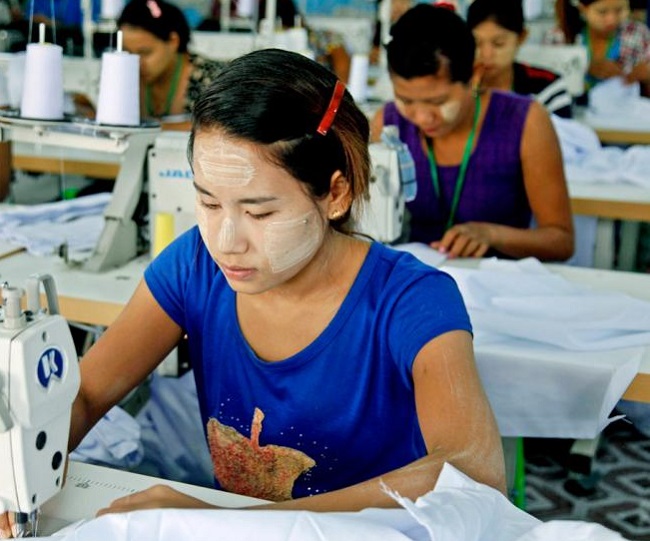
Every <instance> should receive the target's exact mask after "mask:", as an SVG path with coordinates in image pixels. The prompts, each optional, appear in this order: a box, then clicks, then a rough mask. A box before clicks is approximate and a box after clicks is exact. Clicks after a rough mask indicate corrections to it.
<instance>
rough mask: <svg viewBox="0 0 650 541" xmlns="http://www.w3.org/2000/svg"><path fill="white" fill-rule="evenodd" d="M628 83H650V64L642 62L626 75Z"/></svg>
mask: <svg viewBox="0 0 650 541" xmlns="http://www.w3.org/2000/svg"><path fill="white" fill-rule="evenodd" d="M625 82H626V83H636V82H640V83H646V84H647V83H650V62H641V63H640V64H637V65H636V66H634V67H633V68H632V70H631V71H630V73H628V74H627V75H625Z"/></svg>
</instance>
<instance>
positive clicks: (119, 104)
mask: <svg viewBox="0 0 650 541" xmlns="http://www.w3.org/2000/svg"><path fill="white" fill-rule="evenodd" d="M139 69H140V57H139V56H138V55H137V54H129V53H127V52H126V51H122V32H121V31H118V33H117V51H114V52H105V53H104V54H102V71H101V76H100V81H99V98H98V100H97V123H98V124H110V125H115V126H139V125H140V90H139V88H140V87H139V85H140V79H139Z"/></svg>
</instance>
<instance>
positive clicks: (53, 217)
mask: <svg viewBox="0 0 650 541" xmlns="http://www.w3.org/2000/svg"><path fill="white" fill-rule="evenodd" d="M111 197H112V195H111V194H110V193H101V194H96V195H89V196H86V197H79V198H77V199H71V200H68V201H57V202H55V203H44V204H40V205H30V206H20V207H16V208H8V209H3V211H2V213H0V240H3V241H6V242H11V243H14V244H17V245H19V246H23V247H24V248H26V249H27V251H28V252H29V253H31V254H32V255H36V256H44V255H52V254H55V253H57V250H58V249H59V247H60V246H61V245H62V244H64V243H67V245H68V251H69V253H70V254H75V253H83V252H88V251H91V250H93V249H94V248H95V246H96V245H97V242H98V240H99V237H100V236H101V233H102V230H103V227H104V217H103V212H104V209H105V208H106V206H107V205H108V203H109V202H110V200H111Z"/></svg>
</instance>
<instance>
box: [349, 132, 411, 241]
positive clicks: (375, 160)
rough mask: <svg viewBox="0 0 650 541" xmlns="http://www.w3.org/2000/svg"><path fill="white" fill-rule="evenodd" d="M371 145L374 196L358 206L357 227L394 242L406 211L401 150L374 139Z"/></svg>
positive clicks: (371, 235) (367, 233) (355, 213)
mask: <svg viewBox="0 0 650 541" xmlns="http://www.w3.org/2000/svg"><path fill="white" fill-rule="evenodd" d="M368 149H369V151H370V163H371V167H372V169H371V176H370V186H369V197H370V198H369V200H368V201H367V202H365V204H363V203H362V204H357V205H356V206H355V207H354V209H353V219H354V226H353V230H354V231H355V232H357V233H363V234H365V235H368V236H369V237H371V238H372V239H374V240H376V241H379V242H386V243H390V242H394V241H396V240H397V239H398V238H399V237H400V235H401V234H402V228H403V225H404V214H405V209H404V207H405V205H404V194H403V190H402V180H401V177H400V167H399V162H398V159H397V152H396V151H395V150H394V149H391V148H389V147H388V146H386V145H385V144H384V143H372V144H371V145H370V146H369V147H368Z"/></svg>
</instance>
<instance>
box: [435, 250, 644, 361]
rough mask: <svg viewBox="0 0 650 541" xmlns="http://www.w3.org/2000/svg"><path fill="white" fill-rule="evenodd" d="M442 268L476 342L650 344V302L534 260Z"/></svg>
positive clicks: (593, 347)
mask: <svg viewBox="0 0 650 541" xmlns="http://www.w3.org/2000/svg"><path fill="white" fill-rule="evenodd" d="M444 270H445V271H446V272H448V273H449V274H451V275H452V276H453V277H454V279H455V280H456V282H457V284H458V286H459V288H460V290H461V292H462V294H463V299H464V300H465V303H466V305H467V309H468V311H469V313H470V317H471V319H472V324H473V326H474V329H475V331H476V335H475V342H476V343H477V344H480V343H483V342H489V341H493V340H494V339H495V338H496V339H498V338H499V337H506V338H514V339H521V340H529V341H533V342H539V343H543V344H548V345H551V346H555V347H558V348H562V349H566V350H573V351H601V350H606V349H619V348H629V347H635V346H646V345H648V344H650V303H648V302H645V301H642V300H639V299H635V298H634V297H630V296H629V295H625V294H623V293H618V292H611V291H597V290H594V289H590V288H586V287H582V286H580V285H578V284H576V283H573V282H570V281H568V280H566V279H565V278H563V277H561V276H559V275H557V274H553V273H551V272H550V271H548V270H547V269H546V268H544V266H543V265H542V264H541V263H540V262H539V261H538V260H536V259H533V258H528V259H524V260H520V261H506V260H499V259H487V260H483V261H481V262H480V264H479V269H478V270H477V269H465V268H458V267H452V266H445V268H444Z"/></svg>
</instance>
